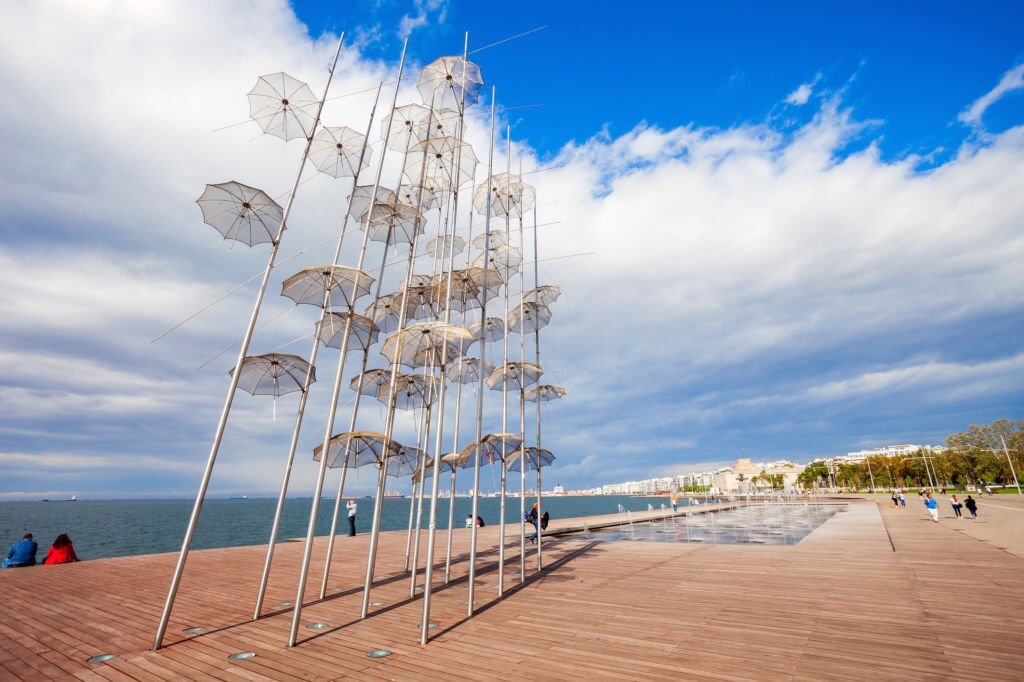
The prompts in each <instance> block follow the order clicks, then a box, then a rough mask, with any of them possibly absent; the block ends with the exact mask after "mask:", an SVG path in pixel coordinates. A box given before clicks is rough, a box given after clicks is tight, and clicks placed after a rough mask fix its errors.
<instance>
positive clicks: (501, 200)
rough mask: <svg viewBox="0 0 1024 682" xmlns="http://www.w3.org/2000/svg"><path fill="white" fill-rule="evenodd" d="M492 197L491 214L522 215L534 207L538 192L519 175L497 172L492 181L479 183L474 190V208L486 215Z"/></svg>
mask: <svg viewBox="0 0 1024 682" xmlns="http://www.w3.org/2000/svg"><path fill="white" fill-rule="evenodd" d="M488 199H490V209H491V215H493V216H516V217H522V215H523V213H524V212H525V211H527V210H529V209H531V208H533V205H534V203H535V202H536V200H537V192H536V190H535V189H534V188H533V185H530V184H527V183H525V182H523V181H522V180H521V179H520V177H519V176H518V175H511V174H509V173H497V174H496V175H494V176H492V178H491V182H490V183H488V182H486V181H485V182H483V183H482V184H480V185H477V188H476V190H474V192H473V208H475V209H476V212H477V213H479V214H481V215H486V213H487V208H488Z"/></svg>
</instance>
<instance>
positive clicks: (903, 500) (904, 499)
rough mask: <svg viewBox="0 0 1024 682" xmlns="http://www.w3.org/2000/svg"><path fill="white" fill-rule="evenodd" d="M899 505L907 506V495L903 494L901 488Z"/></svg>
mask: <svg viewBox="0 0 1024 682" xmlns="http://www.w3.org/2000/svg"><path fill="white" fill-rule="evenodd" d="M900 506H901V507H906V506H907V496H906V495H904V494H903V490H900Z"/></svg>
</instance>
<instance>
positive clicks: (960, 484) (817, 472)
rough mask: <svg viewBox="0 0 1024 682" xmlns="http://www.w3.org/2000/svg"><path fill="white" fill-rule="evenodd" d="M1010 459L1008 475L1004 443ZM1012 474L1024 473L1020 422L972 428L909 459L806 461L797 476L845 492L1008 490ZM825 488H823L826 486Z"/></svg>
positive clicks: (1023, 426)
mask: <svg viewBox="0 0 1024 682" xmlns="http://www.w3.org/2000/svg"><path fill="white" fill-rule="evenodd" d="M1004 442H1005V444H1006V450H1007V451H1009V457H1010V458H1012V461H1013V468H1012V470H1011V467H1010V462H1009V461H1008V459H1007V454H1006V452H1004V449H1003V443H1004ZM1012 471H1016V473H1017V477H1018V478H1020V476H1021V475H1022V474H1024V419H1016V420H1010V419H999V420H997V421H994V422H992V423H991V424H971V426H970V428H969V429H968V430H967V431H964V432H962V433H954V434H950V435H949V436H948V437H947V438H946V448H945V449H944V450H942V451H941V452H935V451H928V450H924V449H919V450H918V451H917V452H915V453H913V454H911V455H904V456H897V457H884V456H881V455H878V456H873V457H868V458H867V459H865V460H864V461H862V462H856V463H841V462H837V463H835V464H834V465H832V468H831V472H829V468H828V466H827V465H826V464H825V462H811V464H809V465H807V468H805V469H804V471H803V473H801V474H800V482H801V483H802V484H803V485H804V486H805V487H808V488H812V487H814V485H815V484H816V483H818V484H819V485H820V484H821V481H828V480H829V476H830V475H831V476H833V477H834V480H835V483H836V484H837V485H839V486H840V487H844V488H870V487H872V480H874V487H875V488H895V487H899V488H920V487H930V486H931V485H932V484H933V483H934V484H935V485H938V486H941V487H947V488H966V487H968V486H977V485H1013V474H1012ZM825 485H828V483H825Z"/></svg>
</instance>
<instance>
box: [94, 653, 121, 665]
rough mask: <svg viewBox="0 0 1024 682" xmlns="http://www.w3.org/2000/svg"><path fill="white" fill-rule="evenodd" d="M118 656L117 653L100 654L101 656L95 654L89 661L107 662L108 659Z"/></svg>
mask: <svg viewBox="0 0 1024 682" xmlns="http://www.w3.org/2000/svg"><path fill="white" fill-rule="evenodd" d="M115 658H117V654H100V655H99V656H93V657H92V658H90V659H89V661H88V662H89V663H106V662H107V661H110V660H113V659H115Z"/></svg>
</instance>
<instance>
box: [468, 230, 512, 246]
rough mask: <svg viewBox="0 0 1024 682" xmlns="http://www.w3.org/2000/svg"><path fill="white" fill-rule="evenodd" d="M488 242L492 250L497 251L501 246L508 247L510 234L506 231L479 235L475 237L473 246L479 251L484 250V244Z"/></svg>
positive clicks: (494, 231)
mask: <svg viewBox="0 0 1024 682" xmlns="http://www.w3.org/2000/svg"><path fill="white" fill-rule="evenodd" d="M485 241H486V242H487V243H488V244H489V245H490V247H489V248H492V249H496V248H498V247H499V246H508V232H505V230H497V229H495V230H491V231H490V233H485V234H478V235H477V236H475V237H473V246H475V247H476V248H478V249H483V248H484V242H485Z"/></svg>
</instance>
